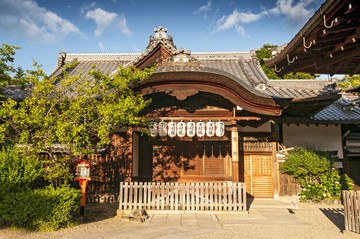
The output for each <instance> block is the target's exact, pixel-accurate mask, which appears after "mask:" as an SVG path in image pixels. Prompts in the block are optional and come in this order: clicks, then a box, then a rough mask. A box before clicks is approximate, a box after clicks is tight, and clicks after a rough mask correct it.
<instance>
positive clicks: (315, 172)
mask: <svg viewBox="0 0 360 239" xmlns="http://www.w3.org/2000/svg"><path fill="white" fill-rule="evenodd" d="M280 169H281V171H283V172H284V173H287V174H289V175H292V176H294V178H295V179H296V180H297V182H298V183H299V184H300V186H301V188H302V191H301V193H300V200H301V201H306V200H312V201H315V202H319V201H321V200H323V199H330V200H340V199H341V191H342V190H351V189H352V187H353V181H352V180H351V179H350V178H349V177H348V176H347V175H346V174H344V175H341V174H340V172H339V171H338V170H335V169H333V168H332V161H331V155H330V154H327V153H325V152H321V151H319V150H315V149H304V148H296V149H295V150H294V151H290V152H289V155H288V157H287V160H286V162H285V163H284V164H282V165H281V166H280Z"/></svg>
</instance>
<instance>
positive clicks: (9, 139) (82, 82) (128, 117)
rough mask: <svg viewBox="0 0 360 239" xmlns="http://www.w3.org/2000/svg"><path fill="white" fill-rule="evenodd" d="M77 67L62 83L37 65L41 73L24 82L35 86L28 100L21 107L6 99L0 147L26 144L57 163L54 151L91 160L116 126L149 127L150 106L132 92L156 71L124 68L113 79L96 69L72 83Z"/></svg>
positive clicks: (29, 74)
mask: <svg viewBox="0 0 360 239" xmlns="http://www.w3.org/2000/svg"><path fill="white" fill-rule="evenodd" d="M77 64H78V63H77V62H75V63H73V64H71V65H68V66H66V67H65V70H64V71H63V72H62V76H61V80H59V79H58V78H56V77H48V76H47V75H46V74H45V73H44V71H43V70H42V69H41V66H39V65H37V64H36V62H35V64H34V65H35V66H36V68H37V69H36V70H33V71H27V72H26V74H24V76H23V79H22V80H23V81H24V82H27V84H29V85H31V86H33V87H32V88H31V91H30V93H29V95H28V97H27V98H26V99H24V100H23V101H22V102H16V101H14V100H12V99H7V100H6V101H4V102H3V103H2V105H1V106H0V120H1V122H2V124H0V143H10V144H21V145H23V146H26V147H29V150H31V151H32V152H33V153H35V154H37V153H39V152H40V151H42V152H47V153H49V154H50V155H51V156H52V157H53V158H54V159H56V155H55V154H54V153H53V152H52V147H50V146H51V145H54V144H61V145H63V146H65V147H66V148H67V149H68V150H69V152H71V153H73V154H89V153H92V152H93V150H94V147H100V146H102V145H104V144H106V143H109V142H110V138H109V135H110V134H111V133H112V132H113V131H114V129H115V127H116V126H119V125H136V124H140V123H145V122H146V121H147V120H146V119H145V118H144V117H139V116H138V114H139V112H140V111H141V110H142V109H143V108H144V107H145V106H147V105H148V104H149V102H150V101H149V100H146V99H144V97H143V96H142V95H141V94H138V93H136V92H134V91H133V89H132V86H133V85H134V84H136V83H137V82H139V81H141V80H143V79H146V78H148V77H150V75H151V74H152V71H153V68H152V69H145V70H143V71H141V70H138V69H135V68H134V67H132V68H127V69H124V68H123V67H121V66H119V68H118V71H117V72H116V74H115V75H114V76H113V77H110V76H108V75H105V74H103V73H102V72H101V71H100V70H97V69H96V67H95V66H93V69H92V70H91V71H90V72H88V73H87V74H82V73H80V74H79V75H78V76H73V77H70V76H69V75H68V73H67V72H68V71H67V70H68V69H69V68H73V67H75V66H76V65H77ZM6 77H9V75H7V76H6ZM56 82H60V83H56Z"/></svg>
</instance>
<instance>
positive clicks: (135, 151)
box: [132, 133, 140, 180]
mask: <svg viewBox="0 0 360 239" xmlns="http://www.w3.org/2000/svg"><path fill="white" fill-rule="evenodd" d="M132 151H133V153H132V156H133V163H132V176H133V178H134V179H136V180H137V178H138V177H139V153H140V152H139V135H138V134H136V133H134V134H133V142H132Z"/></svg>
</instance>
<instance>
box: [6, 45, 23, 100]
mask: <svg viewBox="0 0 360 239" xmlns="http://www.w3.org/2000/svg"><path fill="white" fill-rule="evenodd" d="M17 49H20V47H17V46H10V45H8V44H2V45H1V47H0V100H5V95H4V87H5V86H8V85H19V84H20V85H24V83H25V82H24V70H23V69H22V68H21V67H17V68H15V67H14V66H13V64H12V63H14V60H15V58H14V55H15V50H17ZM12 75H13V76H12Z"/></svg>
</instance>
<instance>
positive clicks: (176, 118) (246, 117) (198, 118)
mask: <svg viewBox="0 0 360 239" xmlns="http://www.w3.org/2000/svg"><path fill="white" fill-rule="evenodd" d="M152 119H157V120H223V121H231V120H237V121H239V120H241V121H250V120H256V121H259V120H261V118H260V117H253V116H236V117H201V116H189V117H153V118H152Z"/></svg>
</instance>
